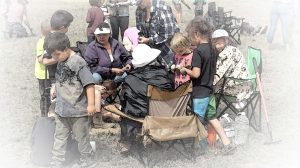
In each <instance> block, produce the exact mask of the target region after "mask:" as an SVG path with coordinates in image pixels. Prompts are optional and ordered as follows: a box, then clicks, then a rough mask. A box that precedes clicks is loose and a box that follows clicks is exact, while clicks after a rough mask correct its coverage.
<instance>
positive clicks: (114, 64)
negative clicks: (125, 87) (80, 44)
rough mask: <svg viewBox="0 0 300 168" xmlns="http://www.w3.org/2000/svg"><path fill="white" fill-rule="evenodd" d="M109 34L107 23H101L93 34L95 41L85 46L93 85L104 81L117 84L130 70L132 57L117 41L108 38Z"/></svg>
mask: <svg viewBox="0 0 300 168" xmlns="http://www.w3.org/2000/svg"><path fill="white" fill-rule="evenodd" d="M110 33H111V30H110V27H109V25H108V23H105V22H104V23H102V24H101V25H100V26H99V27H98V28H96V30H95V32H94V34H95V36H96V39H95V40H94V41H93V42H91V43H90V44H89V45H88V46H87V48H86V52H85V54H84V57H85V60H86V62H87V63H88V64H89V66H90V68H91V71H92V73H93V79H94V82H95V84H99V83H101V82H102V81H103V80H105V79H112V80H114V81H115V82H116V83H118V82H120V81H122V80H123V79H124V78H125V76H126V73H125V71H127V70H130V69H131V60H132V57H131V56H130V55H129V53H128V52H127V50H126V49H125V48H124V46H123V45H122V44H121V43H120V42H119V41H117V40H115V39H113V38H111V37H110V35H111V34H110Z"/></svg>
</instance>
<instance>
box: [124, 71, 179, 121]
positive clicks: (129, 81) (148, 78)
mask: <svg viewBox="0 0 300 168" xmlns="http://www.w3.org/2000/svg"><path fill="white" fill-rule="evenodd" d="M148 85H153V86H156V87H159V88H161V89H166V90H173V88H174V85H173V81H172V80H171V79H170V76H169V74H168V72H167V71H166V70H165V69H164V67H159V66H151V65H148V66H145V67H141V68H137V69H134V70H133V71H132V72H131V73H130V74H129V75H128V76H127V77H126V78H125V82H124V85H123V94H124V100H125V102H123V105H124V108H123V110H124V112H125V113H126V114H130V115H132V116H135V117H145V116H146V115H148V98H147V86H148Z"/></svg>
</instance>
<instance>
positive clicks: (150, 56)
mask: <svg viewBox="0 0 300 168" xmlns="http://www.w3.org/2000/svg"><path fill="white" fill-rule="evenodd" d="M160 53H161V51H160V50H158V49H154V48H150V47H149V46H148V45H146V44H138V45H137V46H136V47H135V48H134V49H133V51H132V57H133V60H132V65H133V66H134V67H136V68H138V67H143V66H145V65H147V64H149V63H151V62H152V61H153V60H154V59H155V58H157V57H158V56H159V54H160Z"/></svg>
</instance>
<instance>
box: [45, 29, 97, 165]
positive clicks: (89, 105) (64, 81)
mask: <svg viewBox="0 0 300 168" xmlns="http://www.w3.org/2000/svg"><path fill="white" fill-rule="evenodd" d="M48 38H49V39H48V43H47V45H48V46H47V47H48V51H49V54H51V56H52V58H53V59H54V60H56V61H58V65H57V71H56V74H55V78H56V83H55V94H56V107H55V113H56V116H55V123H56V127H55V134H54V146H53V150H52V155H53V156H52V162H51V165H52V166H53V167H61V166H62V164H63V162H64V161H65V153H66V145H67V139H68V137H69V134H70V133H71V131H72V133H73V135H74V136H75V140H76V141H77V142H78V150H79V153H80V166H81V167H90V166H94V165H95V163H94V162H92V161H91V155H92V147H91V145H90V141H89V128H90V121H89V116H93V115H94V114H95V112H96V110H95V101H94V98H95V89H94V83H93V78H92V74H91V72H90V70H89V68H88V66H87V64H86V62H85V61H84V60H83V58H82V57H80V56H79V55H77V54H76V53H75V52H74V51H72V50H71V49H70V41H69V38H68V37H67V36H66V35H65V33H60V32H55V33H52V34H50V35H49V37H48Z"/></svg>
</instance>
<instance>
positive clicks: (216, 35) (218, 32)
mask: <svg viewBox="0 0 300 168" xmlns="http://www.w3.org/2000/svg"><path fill="white" fill-rule="evenodd" d="M228 36H229V34H228V33H227V31H226V30H224V29H218V30H216V31H214V32H213V34H212V38H219V37H228Z"/></svg>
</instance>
